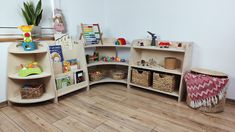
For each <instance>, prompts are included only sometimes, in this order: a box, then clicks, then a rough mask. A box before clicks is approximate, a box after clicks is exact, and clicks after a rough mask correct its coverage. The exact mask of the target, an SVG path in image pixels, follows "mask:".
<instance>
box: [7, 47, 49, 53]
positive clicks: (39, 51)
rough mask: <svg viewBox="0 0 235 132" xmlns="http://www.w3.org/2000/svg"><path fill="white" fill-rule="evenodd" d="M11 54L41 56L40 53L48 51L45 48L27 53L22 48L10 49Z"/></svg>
mask: <svg viewBox="0 0 235 132" xmlns="http://www.w3.org/2000/svg"><path fill="white" fill-rule="evenodd" d="M9 53H12V54H39V53H47V49H46V48H45V47H39V48H38V49H36V50H33V51H25V50H24V49H23V48H22V47H21V46H19V47H15V48H10V49H9Z"/></svg>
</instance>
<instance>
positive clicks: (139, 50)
mask: <svg viewBox="0 0 235 132" xmlns="http://www.w3.org/2000/svg"><path fill="white" fill-rule="evenodd" d="M140 41H141V42H144V46H140V45H139V42H140ZM168 42H169V41H168ZM171 43H182V45H183V46H182V47H169V48H160V47H157V46H150V44H151V40H146V39H145V40H143V39H142V40H140V39H139V40H134V41H133V42H132V47H131V58H132V59H131V61H130V65H129V71H128V88H129V87H130V86H134V87H137V88H142V89H146V90H151V91H155V92H158V93H162V94H166V95H170V96H173V97H177V99H178V101H181V100H182V98H183V94H184V93H185V86H184V85H185V84H184V82H183V76H184V74H185V72H186V71H188V70H190V67H191V54H192V53H191V52H192V44H191V43H190V42H171ZM165 57H175V58H177V59H178V60H179V61H180V62H181V63H180V66H179V67H178V68H177V69H175V70H169V69H166V68H164V59H165ZM149 59H154V60H155V61H157V63H158V66H140V65H138V64H137V62H138V61H140V60H149ZM133 68H137V69H142V70H147V71H151V72H152V73H153V72H157V73H164V74H170V75H175V76H177V82H178V85H177V88H176V89H175V91H173V92H171V93H170V92H165V91H161V90H158V89H154V88H153V87H152V86H149V87H145V86H141V85H138V84H134V83H132V81H131V78H132V77H131V71H132V69H133Z"/></svg>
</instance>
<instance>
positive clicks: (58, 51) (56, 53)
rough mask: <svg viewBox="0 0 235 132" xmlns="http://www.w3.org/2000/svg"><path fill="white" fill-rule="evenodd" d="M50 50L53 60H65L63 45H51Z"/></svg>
mask: <svg viewBox="0 0 235 132" xmlns="http://www.w3.org/2000/svg"><path fill="white" fill-rule="evenodd" d="M49 50H50V55H51V62H54V63H56V62H63V61H64V56H63V52H62V47H61V45H51V46H49Z"/></svg>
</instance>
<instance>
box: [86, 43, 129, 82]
mask: <svg viewBox="0 0 235 132" xmlns="http://www.w3.org/2000/svg"><path fill="white" fill-rule="evenodd" d="M115 40H116V39H114V38H103V39H102V42H103V44H92V45H84V48H85V50H86V53H88V52H91V54H93V52H94V51H97V52H99V56H100V57H101V56H110V57H122V56H121V53H119V52H122V51H123V50H127V51H128V52H129V51H130V48H131V45H130V43H127V45H115ZM125 59H127V60H129V57H127V58H125ZM102 66H113V67H122V69H123V70H126V71H128V67H129V61H127V62H105V61H102V60H100V61H96V62H91V63H88V64H87V67H88V71H91V70H90V69H92V68H95V67H102ZM109 82H113V83H122V84H127V79H122V80H115V79H112V78H110V77H104V78H103V79H101V80H99V81H90V82H89V85H95V84H99V83H109Z"/></svg>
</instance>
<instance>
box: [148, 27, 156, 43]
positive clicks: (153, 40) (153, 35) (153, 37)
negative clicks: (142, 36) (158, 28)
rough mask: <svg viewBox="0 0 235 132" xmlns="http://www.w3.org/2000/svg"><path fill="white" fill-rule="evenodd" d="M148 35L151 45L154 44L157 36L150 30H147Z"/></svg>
mask: <svg viewBox="0 0 235 132" xmlns="http://www.w3.org/2000/svg"><path fill="white" fill-rule="evenodd" d="M147 32H148V33H149V34H150V35H151V37H152V42H151V46H156V38H157V36H156V35H155V34H154V33H151V32H149V31H147Z"/></svg>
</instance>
